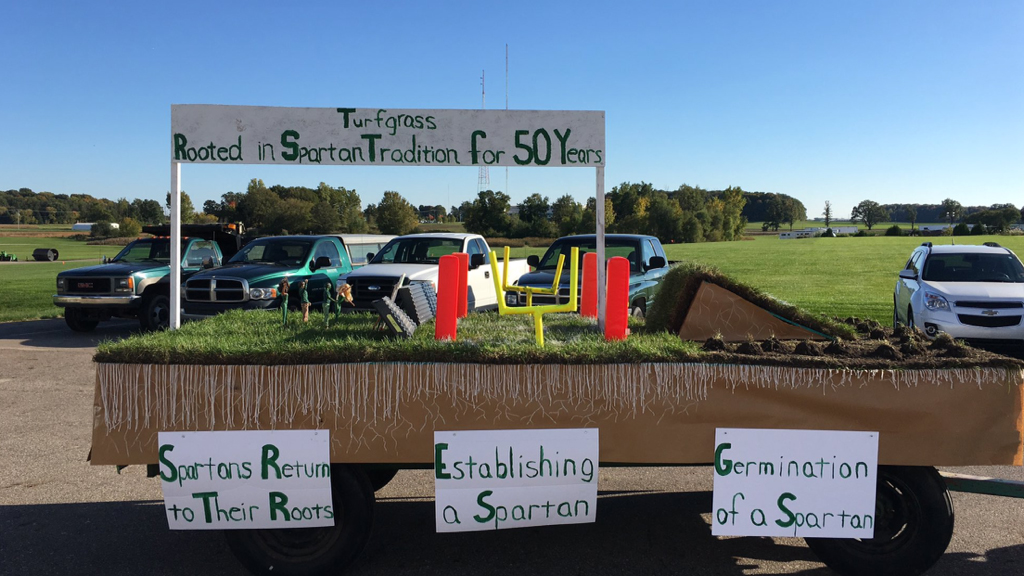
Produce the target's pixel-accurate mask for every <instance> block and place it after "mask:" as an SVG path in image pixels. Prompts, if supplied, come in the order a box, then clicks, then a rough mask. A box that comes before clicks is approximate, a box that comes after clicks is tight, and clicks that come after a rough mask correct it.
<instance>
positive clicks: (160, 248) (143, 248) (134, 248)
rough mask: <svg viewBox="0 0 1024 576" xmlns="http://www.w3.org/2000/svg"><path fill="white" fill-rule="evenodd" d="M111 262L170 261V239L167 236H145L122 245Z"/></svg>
mask: <svg viewBox="0 0 1024 576" xmlns="http://www.w3.org/2000/svg"><path fill="white" fill-rule="evenodd" d="M111 262H120V263H123V264H137V263H140V262H163V263H165V264H170V263H171V241H170V240H168V239H167V238H145V239H141V240H136V241H134V242H132V243H131V244H129V245H127V246H125V247H124V249H123V250H121V251H120V252H118V254H117V256H114V258H113V260H111Z"/></svg>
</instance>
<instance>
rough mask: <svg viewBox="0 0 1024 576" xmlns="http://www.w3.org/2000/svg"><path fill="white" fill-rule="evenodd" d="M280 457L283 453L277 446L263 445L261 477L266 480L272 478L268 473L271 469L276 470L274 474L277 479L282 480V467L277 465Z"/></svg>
mask: <svg viewBox="0 0 1024 576" xmlns="http://www.w3.org/2000/svg"><path fill="white" fill-rule="evenodd" d="M280 455H281V452H280V451H279V450H278V449H277V446H274V445H273V444H264V445H263V457H262V459H261V460H262V461H263V472H262V473H261V474H260V476H261V477H262V478H263V479H264V480H267V479H269V478H270V476H269V475H268V472H269V471H270V470H269V469H270V468H271V467H273V468H274V472H275V474H276V475H277V479H278V480H280V479H281V467H280V466H278V465H277V457H278V456H280Z"/></svg>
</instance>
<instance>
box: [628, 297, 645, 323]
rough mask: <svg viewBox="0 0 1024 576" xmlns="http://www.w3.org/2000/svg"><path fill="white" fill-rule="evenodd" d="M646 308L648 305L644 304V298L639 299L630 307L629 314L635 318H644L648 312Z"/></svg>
mask: <svg viewBox="0 0 1024 576" xmlns="http://www.w3.org/2000/svg"><path fill="white" fill-rule="evenodd" d="M644 308H646V306H644V302H643V300H637V301H636V302H634V303H633V305H632V306H630V307H629V315H630V316H632V317H633V318H637V319H640V320H643V319H644V316H645V314H646V311H645V310H644Z"/></svg>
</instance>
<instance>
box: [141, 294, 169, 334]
mask: <svg viewBox="0 0 1024 576" xmlns="http://www.w3.org/2000/svg"><path fill="white" fill-rule="evenodd" d="M170 318H171V298H170V297H169V296H168V295H167V294H150V295H149V296H146V297H145V298H144V299H143V300H142V306H141V307H140V308H139V325H140V326H141V327H142V329H143V330H151V331H159V330H166V329H167V326H168V325H169V324H170Z"/></svg>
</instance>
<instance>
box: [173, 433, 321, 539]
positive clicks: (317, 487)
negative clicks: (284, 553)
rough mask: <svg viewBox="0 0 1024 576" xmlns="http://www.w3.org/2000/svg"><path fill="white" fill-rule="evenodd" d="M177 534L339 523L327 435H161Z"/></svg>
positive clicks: (304, 526)
mask: <svg viewBox="0 0 1024 576" xmlns="http://www.w3.org/2000/svg"><path fill="white" fill-rule="evenodd" d="M158 441H159V444H160V452H159V454H160V456H159V458H160V479H161V481H162V482H161V484H162V486H163V492H164V506H165V508H166V512H167V523H168V525H169V526H170V528H171V530H231V529H239V528H308V527H311V526H333V525H334V514H335V510H334V505H333V503H332V501H331V476H330V474H331V464H330V440H329V437H328V431H327V430H278V431H269V430H255V431H230V432H160V434H159V436H158Z"/></svg>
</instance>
